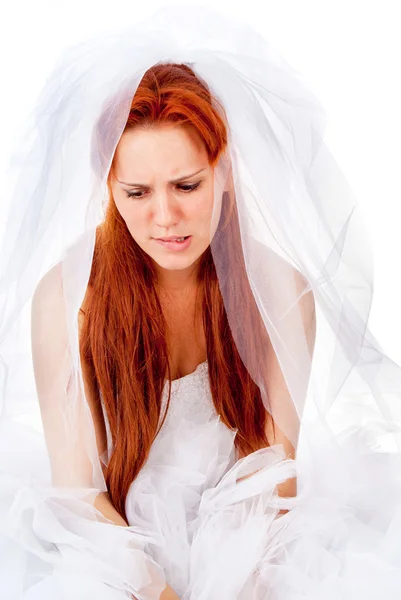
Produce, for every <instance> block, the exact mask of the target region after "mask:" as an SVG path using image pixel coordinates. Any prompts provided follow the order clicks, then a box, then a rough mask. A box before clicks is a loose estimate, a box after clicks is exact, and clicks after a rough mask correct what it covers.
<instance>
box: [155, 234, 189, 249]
mask: <svg viewBox="0 0 401 600" xmlns="http://www.w3.org/2000/svg"><path fill="white" fill-rule="evenodd" d="M191 240H192V235H184V236H182V237H181V238H179V237H175V236H174V237H170V238H154V241H155V242H157V243H158V244H160V246H162V247H163V248H165V249H167V250H186V249H187V248H189V246H190V244H191Z"/></svg>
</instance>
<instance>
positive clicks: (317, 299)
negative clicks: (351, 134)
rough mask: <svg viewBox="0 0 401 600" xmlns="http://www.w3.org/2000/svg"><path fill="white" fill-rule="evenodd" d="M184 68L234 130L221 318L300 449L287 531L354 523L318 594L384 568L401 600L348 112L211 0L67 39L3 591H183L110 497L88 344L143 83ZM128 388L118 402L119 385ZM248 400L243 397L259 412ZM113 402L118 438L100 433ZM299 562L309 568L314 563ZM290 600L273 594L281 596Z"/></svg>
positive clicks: (33, 177) (400, 439) (224, 156)
mask: <svg viewBox="0 0 401 600" xmlns="http://www.w3.org/2000/svg"><path fill="white" fill-rule="evenodd" d="M163 63H175V64H178V65H184V64H185V65H187V67H189V68H190V69H191V70H192V71H193V73H194V74H195V75H196V77H197V78H198V79H199V81H201V82H202V84H203V85H204V86H205V89H206V90H207V91H208V93H209V95H210V97H209V98H210V103H211V106H212V107H213V110H214V111H215V112H216V114H218V115H219V116H220V119H221V123H222V124H224V126H225V129H224V131H225V133H226V137H225V138H224V135H223V134H222V133H221V138H220V140H219V144H217V143H216V146H215V147H213V144H214V143H215V142H214V141H213V140H214V139H215V138H212V136H211V139H210V140H208V141H207V143H208V148H209V150H210V153H211V155H213V152H214V155H213V156H212V159H213V161H214V166H215V170H214V215H215V219H212V222H215V223H216V227H215V231H213V232H211V236H212V239H211V243H210V252H211V256H212V259H213V265H214V269H215V272H216V275H217V279H218V284H219V289H220V293H221V297H222V301H223V305H224V310H225V315H224V319H223V318H221V321H220V323H221V327H223V324H225V323H227V324H228V326H229V327H228V329H227V333H226V335H227V339H228V336H231V337H230V339H232V340H233V342H234V344H235V347H236V351H237V353H235V354H233V355H232V356H231V358H230V360H231V363H230V364H231V367H232V371H233V372H234V371H235V372H242V371H244V372H245V371H246V372H247V373H248V374H249V376H250V382H251V383H252V384H253V385H256V386H258V388H259V390H260V398H261V401H262V402H263V407H264V408H265V409H266V411H267V414H268V417H269V419H270V420H271V422H272V423H273V424H274V426H275V427H276V428H277V431H278V432H280V435H281V436H282V437H281V439H286V440H288V442H289V443H290V444H291V446H292V447H293V448H294V449H295V450H296V459H295V460H294V461H290V462H291V469H295V470H296V475H297V485H298V493H297V497H296V498H295V497H294V498H289V499H287V503H288V508H290V509H291V508H292V509H293V510H289V512H288V513H287V514H286V515H284V516H282V517H281V518H280V519H277V521H276V523H278V522H279V521H282V522H283V523H284V522H285V518H286V519H288V523H292V526H293V530H292V531H293V533H292V534H291V535H292V537H291V540H290V541H291V543H292V544H294V543H295V542H294V540H296V539H297V537H301V536H303V535H304V536H306V535H310V536H312V535H314V534H315V535H316V536H317V535H318V533H317V532H319V531H324V528H325V527H326V526H327V519H328V518H329V516H328V515H330V514H331V515H339V514H341V515H342V520H341V526H340V521H338V523H337V524H338V525H339V526H338V528H337V533H338V539H334V540H333V539H330V542H328V543H327V546H328V548H329V549H328V550H327V553H326V560H327V563H325V567H324V569H325V571H324V572H325V573H326V575H327V580H325V584H324V585H327V588H323V587H321V588H319V590H318V592H319V594H320V595H319V594H318V596H313V595H312V591H311V590H312V588H310V589H308V591H309V593H310V595H305V596H302V597H305V598H306V597H308V598H312V597H313V598H315V597H316V598H317V597H319V599H321V598H323V597H324V598H334V597H335V598H340V597H344V598H345V597H346V598H351V597H353V598H356V597H358V598H359V595H355V596H352V594H351V591H350V589H351V588H347V589H345V587H344V588H343V589H341V588H340V587H338V588H337V587H336V588H334V587H333V585H334V583H333V579H332V576H333V574H334V573H335V574H336V575H337V576H338V580H337V582H338V581H340V580H342V577H343V576H344V577H345V574H347V573H348V575H349V573H351V575H349V577H350V579H349V580H348V581H351V580H352V577H353V576H354V575H355V577H356V573H359V575H360V574H361V572H364V573H366V571H368V572H369V575H370V577H371V578H370V579H369V585H368V584H367V587H366V589H365V590H364V593H365V595H364V598H365V599H366V598H377V597H379V595H380V594H381V597H383V598H384V597H386V598H395V597H399V596H396V593H395V592H396V591H398V592H401V536H400V533H401V532H400V529H401V526H400V524H401V512H400V511H401V509H400V506H401V503H400V501H401V457H400V446H401V372H400V368H399V366H398V365H397V364H395V363H394V362H393V361H392V360H391V359H390V358H389V357H388V356H386V355H385V354H384V352H383V351H382V349H381V348H380V344H379V343H378V342H377V340H376V339H375V338H374V336H373V335H372V333H371V332H370V330H369V328H368V327H367V323H368V318H369V311H370V306H371V301H372V290H373V285H372V279H373V275H372V259H371V255H370V248H369V245H368V243H367V240H366V238H365V233H364V231H363V227H362V225H361V221H360V219H359V216H358V206H357V204H356V201H355V198H354V197H353V195H352V193H351V190H350V188H349V186H348V184H347V181H346V180H345V178H344V176H343V174H342V173H341V171H340V169H339V167H338V166H337V164H336V162H335V160H334V159H333V157H332V156H331V154H330V152H329V151H328V149H327V147H326V146H325V144H324V141H323V140H324V134H325V127H326V123H327V117H326V115H325V113H324V110H323V109H322V107H321V106H320V104H319V102H318V100H317V99H316V97H315V96H314V94H313V92H312V91H311V89H310V87H309V86H308V84H307V82H306V81H305V80H304V79H303V78H302V77H301V76H300V75H299V74H298V73H297V72H296V71H294V69H292V68H291V67H290V66H289V65H288V64H287V63H286V62H285V61H284V60H283V59H282V58H281V57H280V56H278V54H277V52H276V51H275V50H274V49H273V48H272V47H271V46H270V45H269V44H268V43H267V42H266V40H264V39H263V38H262V37H261V36H260V35H259V34H258V33H257V32H255V31H253V30H252V29H250V28H249V27H247V26H246V25H244V24H242V23H239V22H237V21H235V20H234V19H231V18H229V17H227V16H222V15H221V14H219V13H217V12H214V11H211V10H209V9H207V8H206V7H203V8H194V7H186V8H185V9H184V8H183V7H178V8H177V7H176V8H174V7H168V8H165V9H161V10H158V11H157V12H156V13H155V14H154V15H153V16H152V17H151V18H149V19H147V20H145V21H142V22H140V23H136V24H135V25H132V26H130V27H126V28H125V29H122V30H121V31H116V32H113V33H108V34H102V35H101V36H97V37H94V38H92V39H89V40H87V41H85V42H82V43H79V44H77V45H75V46H71V47H68V48H66V49H65V50H64V51H63V53H62V55H61V56H60V58H59V59H58V61H57V62H56V64H55V66H54V69H53V71H52V72H51V73H50V76H49V78H48V80H47V81H46V83H45V85H44V88H43V90H42V92H41V94H40V95H39V97H38V99H37V101H36V103H35V106H34V110H33V112H32V114H31V115H30V116H29V119H28V120H27V123H26V129H25V137H24V140H23V142H24V143H23V144H21V147H20V148H19V149H18V151H17V152H15V154H14V155H13V157H12V162H11V163H10V164H11V168H12V169H15V172H16V173H17V176H16V180H15V189H14V193H13V196H12V198H11V201H9V202H7V204H8V206H9V208H8V214H7V216H6V218H7V220H6V226H5V233H4V237H3V240H2V244H1V252H0V261H1V272H0V310H1V322H0V382H1V395H0V402H1V404H0V406H1V421H0V553H1V561H0V562H1V566H0V597H1V598H4V599H7V600H9V599H11V598H12V599H13V600H14V599H20V598H28V599H32V598H39V597H40V598H46V600H47V596H46V595H45V590H46V592H47V591H49V590H50V591H49V598H50V597H53V598H54V599H55V598H57V599H58V598H60V599H61V598H63V599H66V600H72V599H73V598H74V600H77V599H79V598H82V599H84V598H85V599H86V598H89V597H96V598H97V599H99V598H101V599H108V600H117V598H123V597H129V595H128V594H134V595H135V596H136V597H137V598H140V599H152V600H153V599H155V598H159V595H160V593H161V591H162V589H163V588H164V587H165V584H166V577H165V572H164V569H163V565H160V564H158V563H157V561H156V560H155V559H154V557H152V554H151V553H150V552H149V544H157V543H160V540H159V539H156V538H157V536H156V534H152V533H151V532H149V531H146V529H145V528H142V529H141V528H140V527H139V526H138V527H137V528H136V527H133V526H132V527H118V526H116V525H115V524H112V523H110V522H108V520H107V519H106V518H105V517H104V516H102V514H101V513H100V512H99V510H97V508H96V506H95V501H96V498H98V497H99V494H102V493H106V492H108V490H109V485H108V484H109V481H108V475H107V469H108V465H109V462H110V461H112V460H113V448H114V447H115V446H116V445H118V444H120V443H122V442H117V441H116V440H117V439H118V436H117V437H115V432H116V431H118V419H120V418H124V415H121V414H120V413H118V411H117V412H116V415H117V417H116V422H115V423H108V422H107V411H106V410H105V407H104V406H103V407H102V406H101V405H96V406H94V405H93V404H92V403H91V402H90V392H89V390H88V389H85V388H84V383H83V381H84V380H83V368H82V358H83V355H82V353H81V352H80V347H79V337H78V333H79V330H78V314H79V311H80V308H81V307H82V304H83V301H84V298H85V294H86V290H87V286H88V283H89V281H90V278H91V272H92V269H93V265H94V262H95V259H96V256H97V255H96V252H95V249H96V243H97V236H100V235H102V231H103V230H102V229H101V227H100V225H101V224H102V222H103V220H104V216H105V213H106V211H107V210H109V203H110V194H109V190H108V185H107V178H108V175H109V171H110V168H111V164H112V160H113V156H114V152H115V149H116V146H117V144H118V142H119V139H120V137H121V135H122V133H123V131H124V129H125V127H126V124H127V120H128V118H129V115H130V108H131V104H132V101H133V98H134V96H135V93H136V90H137V88H138V86H139V85H140V82H141V80H142V78H143V76H144V75H145V74H146V72H147V70H148V69H150V68H151V67H153V66H154V65H156V64H163ZM206 125H208V124H206ZM222 131H223V130H222ZM211 133H213V132H211ZM213 135H214V133H213ZM96 260H97V261H98V263H99V264H100V262H101V256H100V258H98V259H96ZM140 260H141V259H140ZM146 285H151V284H150V283H149V282H147V283H146ZM105 301H106V299H105ZM135 301H136V302H138V300H135ZM138 310H139V309H138ZM110 315H111V312H110ZM110 315H109V317H108V318H109V320H111V319H112V318H113V317H112V316H110ZM216 318H217V317H216ZM110 322H111V321H110ZM94 326H95V327H96V323H95V325H94ZM146 326H148V324H147V325H146ZM228 332H229V333H228ZM155 334H156V332H155ZM121 335H122V336H123V335H124V336H125V335H127V329H126V328H125V327H123V326H121ZM113 351H114V348H113V347H109V348H107V354H108V355H110V360H112V357H111V355H112V354H113ZM141 352H142V354H141V360H142V365H141V377H143V379H142V380H140V381H143V382H145V379H146V376H149V374H150V373H153V375H155V376H156V374H157V373H156V372H155V370H156V369H155V368H154V370H153V371H152V368H153V367H152V364H150V363H152V360H153V358H154V357H153V354H152V352H153V353H154V348H153V349H152V348H147V347H143V348H142V349H141ZM105 353H106V349H105ZM105 360H106V359H105ZM208 362H209V377H210V380H211V386H212V388H213V389H215V390H216V389H217V388H218V386H217V381H218V378H219V377H221V375H222V372H221V370H220V368H221V367H220V366H221V364H222V363H221V360H220V358H219V355H218V353H217V352H216V354H215V355H214V354H213V347H212V346H208ZM155 364H156V363H155ZM149 365H150V366H149ZM126 368H127V369H131V366H129V365H126ZM160 375H161V377H163V376H164V375H165V373H161V374H160ZM117 379H118V378H117V376H116V381H117ZM144 385H145V384H144ZM213 386H214V387H213ZM133 389H134V388H133ZM255 389H256V388H255ZM100 391H102V390H100ZM109 392H110V393H111V391H110V390H109ZM114 392H115V395H116V402H117V406H118V397H119V395H118V392H119V388H118V386H117V385H116V388H115V389H114ZM241 400H242V396H241V394H238V396H237V397H235V398H234V399H233V401H234V402H235V403H236V405H237V407H238V410H240V406H241ZM133 405H134V400H133ZM102 408H103V413H102V410H101V409H102ZM101 414H103V417H104V418H105V421H106V426H107V447H106V448H105V447H101V445H100V443H99V439H97V432H96V422H97V421H98V420H99V419H100V416H101ZM149 414H151V411H150V409H149ZM149 418H151V417H149ZM228 418H229V417H227V416H226V419H228ZM222 419H223V417H222ZM226 425H227V423H226ZM277 439H279V438H277ZM273 441H274V440H273ZM251 446H252V444H250V446H249V453H250V452H251V451H252V447H251ZM245 454H246V452H245ZM281 458H282V459H284V458H285V455H283V456H282V457H281ZM255 464H256V463H255ZM288 464H290V463H288ZM291 469H290V471H288V476H290V475H292V474H293V471H291ZM123 500H124V499H122V502H123ZM306 506H308V508H309V512H308V513H306V512H304V513H303V512H302V510H303V507H306ZM324 509H325V510H326V512H325V511H324ZM297 511H298V512H297ZM291 515H297V516H298V521H297V520H296V519H295V516H291ZM308 515H309V516H308ZM323 515H325V516H324V517H323ZM336 518H337V517H336ZM290 519H292V521H290ZM307 519H309V521H307ZM334 520H335V518H334V517H333V522H334ZM297 522H298V523H302V528H301V525H297ZM334 526H335V524H334ZM297 527H298V529H296V528H297ZM288 531H291V529H290V528H289V529H288ZM294 531H297V532H298V533H294ZM152 535H153V537H152ZM282 535H283V536H284V537H281V538H280V540H281V541H280V544H282V545H285V543H286V541H285V533H283V534H282ZM287 535H288V536H289V535H290V534H289V533H288V534H287ZM288 539H289V538H288ZM339 539H341V544H342V545H341V546H340V545H339V546H338V548H341V551H340V550H339V551H337V550H336V549H337V546H336V544H337V543H338V544H339V543H340V542H339ZM288 543H289V542H288ZM319 543H322V542H321V541H320V542H319ZM245 544H246V542H245ZM291 547H292V546H291ZM301 547H302V546H299V548H301ZM288 548H290V546H288ZM345 549H346V550H345ZM288 552H290V550H288ZM294 552H295V550H294ZM288 556H289V555H288ZM288 556H287V558H286V559H283V563H281V564H282V567H283V575H282V577H283V580H284V578H285V572H286V571H285V564H286V563H285V560H287V559H288V560H289V558H288ZM294 556H295V555H294V554H293V555H292V560H293V561H295V560H298V561H299V562H298V566H299V569H300V573H301V571H302V561H305V560H308V561H310V562H308V564H311V563H312V562H313V560H314V557H313V556H308V557H305V555H304V556H301V553H299V555H298V557H297V559H296V558H294ZM315 558H316V557H315ZM319 560H323V559H322V556H321V555H319ZM271 562H272V564H273V563H274V561H273V560H272V561H271ZM275 565H276V568H277V569H278V567H279V565H277V563H275ZM227 568H228V567H227ZM347 570H348V571H347ZM278 572H279V571H278V570H277V573H278ZM227 573H229V570H228V571H227ZM291 573H292V572H291V571H289V574H290V575H291ZM225 577H227V578H229V577H230V575H229V574H226V575H225ZM277 577H278V575H277ZM310 577H312V575H310ZM361 579H362V577H361V575H360V579H358V585H360V581H361ZM280 581H281V580H280ZM301 581H302V578H301V575H299V579H297V580H296V585H298V586H300V587H299V593H300V595H299V596H296V595H295V593H294V595H293V596H290V595H285V594H284V593H283V590H284V588H281V587H280V583H279V578H277V580H276V585H277V587H276V591H277V598H279V597H280V594H279V592H280V591H281V593H282V595H281V598H280V600H283V598H289V597H291V598H295V597H297V598H298V597H299V598H300V597H301V591H302V584H301ZM74 582H75V583H74ZM330 582H331V585H332V587H330ZM317 583H318V582H317V581H316V582H315V584H316V585H317ZM319 584H321V585H322V586H323V583H322V581H319ZM373 584H374V585H373ZM288 585H289V584H288ZM294 585H295V584H294ZM344 585H345V584H344ZM45 586H48V587H45ZM323 589H324V590H325V593H327V596H326V595H323V592H322V590H323ZM70 590H72V592H71V595H69V593H68V592H69V591H70ZM359 591H360V590H359V588H358V589H357V592H359ZM379 591H380V594H379ZM62 592H63V593H62ZM51 593H53V596H52V595H51ZM269 593H270V595H269V596H264V595H262V594H261V593H260V594H259V595H256V594H255V596H252V598H258V599H259V598H265V597H266V598H267V597H269V598H270V599H273V598H276V595H274V590H270V592H269ZM330 593H336V594H337V595H333V596H331V595H329V594H330ZM341 593H343V594H344V595H343V596H342V595H341ZM347 593H348V594H349V595H347ZM386 593H387V595H386ZM191 594H192V595H191ZM214 594H215V595H213V592H211V593H210V594H209V595H207V593H206V592H205V591H203V593H202V592H199V593H198V592H196V591H195V588H193V589H192V591H191V592H188V594H187V596H185V597H188V598H192V600H194V599H195V598H199V599H200V598H202V599H203V598H204V599H206V598H217V595H216V594H217V587H216V588H215V591H214ZM222 597H223V596H219V599H220V598H222ZM245 597H247V598H250V597H251V595H248V596H244V598H245ZM361 597H362V596H361ZM227 598H228V596H227ZM231 598H233V596H231Z"/></svg>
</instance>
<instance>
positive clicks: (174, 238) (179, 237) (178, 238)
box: [155, 235, 190, 242]
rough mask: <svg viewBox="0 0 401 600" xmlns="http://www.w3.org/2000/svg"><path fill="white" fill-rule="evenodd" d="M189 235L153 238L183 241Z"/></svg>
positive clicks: (163, 240) (161, 240)
mask: <svg viewBox="0 0 401 600" xmlns="http://www.w3.org/2000/svg"><path fill="white" fill-rule="evenodd" d="M189 237H190V236H189V235H183V236H170V237H166V238H155V239H156V240H158V241H159V242H183V241H185V240H186V239H188V238H189Z"/></svg>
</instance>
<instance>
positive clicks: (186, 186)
mask: <svg viewBox="0 0 401 600" xmlns="http://www.w3.org/2000/svg"><path fill="white" fill-rule="evenodd" d="M200 184H201V182H200V181H198V182H197V183H192V184H190V183H187V184H184V183H182V184H178V185H177V187H178V188H180V189H181V191H183V192H184V193H185V194H188V193H190V192H193V191H194V190H196V189H197V188H198V187H199V186H200ZM125 193H126V195H127V198H135V199H136V200H140V199H141V198H142V195H143V192H128V191H126V192H125ZM139 194H140V195H139Z"/></svg>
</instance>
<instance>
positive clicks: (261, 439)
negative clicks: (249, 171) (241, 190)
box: [80, 63, 274, 520]
mask: <svg viewBox="0 0 401 600" xmlns="http://www.w3.org/2000/svg"><path fill="white" fill-rule="evenodd" d="M217 104H218V103H217ZM223 114H224V111H223ZM165 123H174V124H176V125H177V126H183V125H186V126H188V125H190V126H192V127H193V128H194V129H195V130H196V132H197V133H198V134H199V136H200V138H201V139H202V141H203V143H204V144H205V148H206V150H207V154H208V158H209V163H210V164H213V165H215V164H216V162H217V161H218V159H219V157H220V156H221V154H222V152H224V150H225V149H226V147H227V129H226V125H225V119H224V117H223V116H222V114H221V113H220V111H219V110H218V109H217V108H216V104H213V103H212V97H211V94H210V92H209V90H208V89H207V87H206V86H205V84H204V83H203V82H201V81H200V80H199V79H198V78H197V77H196V75H195V73H194V72H193V71H192V69H191V68H190V67H189V66H187V65H185V64H172V63H158V64H156V65H154V66H152V67H151V68H150V69H148V71H146V73H145V74H144V76H143V78H142V80H141V82H140V84H139V86H138V88H137V91H136V93H135V96H134V98H133V100H132V104H131V109H130V113H129V117H128V120H127V123H126V127H125V129H128V128H132V127H137V126H141V127H147V126H149V127H155V126H156V127H157V125H158V124H165ZM108 189H109V202H108V204H107V210H106V215H105V219H104V221H103V222H102V223H101V224H100V225H99V227H98V229H97V232H96V233H97V235H96V243H95V250H94V256H93V261H92V268H91V274H90V279H89V286H90V289H91V294H90V295H89V297H88V301H87V302H86V303H85V312H84V319H83V325H82V330H81V334H80V350H81V360H82V364H83V368H84V370H85V373H86V376H87V377H88V378H89V384H90V386H91V389H92V390H94V391H95V398H96V402H98V403H103V410H104V412H105V414H106V416H107V419H108V422H109V426H110V433H111V440H112V452H111V456H110V460H109V463H108V466H107V469H106V471H105V478H106V484H107V488H108V493H109V496H110V499H111V502H112V504H113V505H114V507H115V508H116V510H117V511H118V512H119V513H120V514H121V516H122V517H123V518H124V519H125V520H127V517H126V513H125V499H126V496H127V493H128V489H129V486H130V484H131V482H132V481H133V480H134V479H135V478H136V476H137V475H138V473H139V471H140V470H141V468H142V466H143V465H144V463H145V461H146V459H147V457H148V454H149V451H150V448H151V445H152V443H153V441H154V439H155V437H156V435H157V433H158V431H159V429H158V425H159V418H160V413H161V397H162V391H163V386H164V383H165V382H164V379H165V377H166V376H168V379H169V380H170V379H171V376H170V364H169V358H168V350H167V345H166V322H165V319H164V316H163V311H162V307H161V304H160V302H159V299H158V295H157V293H156V290H155V287H154V281H155V276H156V272H155V268H154V265H153V263H152V259H151V258H150V257H149V256H148V255H147V254H146V253H145V252H144V251H143V250H142V249H141V248H140V246H138V244H137V243H136V242H135V240H134V239H133V238H132V236H131V234H130V233H129V230H128V228H127V226H126V224H125V221H124V220H123V219H122V217H121V215H120V213H119V211H118V210H117V208H116V205H115V202H114V199H113V196H112V192H111V185H110V181H109V180H108ZM213 243H216V244H219V245H220V248H221V249H220V250H219V252H223V253H224V257H225V260H226V261H227V264H228V265H229V271H230V273H235V274H236V277H235V281H230V282H229V284H228V291H229V297H228V302H230V303H234V304H235V303H237V302H239V301H240V302H241V303H242V305H243V306H245V307H246V310H243V311H242V314H243V315H246V322H245V323H241V331H243V332H244V335H245V336H247V335H248V341H247V342H245V341H244V343H247V352H248V351H249V353H250V356H252V357H253V358H252V360H253V364H254V365H257V364H258V361H259V362H260V361H261V360H262V358H260V357H262V356H263V355H265V353H264V352H262V351H261V350H262V348H266V344H267V340H266V336H267V332H266V330H265V327H264V324H263V321H262V319H261V317H260V314H259V311H258V308H257V306H256V303H255V300H254V297H253V294H252V291H251V289H250V286H249V282H248V277H247V274H246V270H245V264H244V259H243V255H242V246H241V241H240V231H239V222H238V214H237V210H236V204H235V198H234V193H233V192H225V193H224V196H223V203H222V210H221V216H220V222H219V225H218V228H217V231H216V233H215V237H214V238H213ZM198 284H199V292H198V293H199V294H200V297H201V307H202V321H203V327H204V331H205V337H206V344H207V357H208V363H209V369H208V371H209V384H210V390H211V395H212V398H213V403H214V406H215V409H216V411H217V413H218V414H219V415H220V418H221V421H222V422H223V423H224V424H225V425H226V426H227V427H229V428H230V429H237V430H238V432H237V435H236V437H235V445H236V447H237V449H238V450H239V452H240V455H243V456H246V455H247V454H249V453H251V452H253V451H255V450H258V449H260V448H263V447H266V446H268V445H269V441H268V439H267V437H266V433H265V431H266V430H265V427H266V420H267V419H270V420H271V417H270V415H269V413H268V412H267V411H266V410H265V407H264V404H263V401H262V398H261V393H260V389H259V387H258V386H257V385H256V383H255V382H254V381H253V379H252V378H251V376H250V375H249V373H248V371H247V369H246V368H245V366H244V364H243V362H242V360H241V358H240V355H239V353H238V351H237V348H236V345H235V342H234V339H233V336H232V332H231V329H230V326H229V323H228V320H227V315H226V310H225V307H224V303H223V298H222V294H221V291H220V288H219V282H218V278H217V273H216V268H215V265H214V262H213V256H212V252H211V249H210V246H209V247H208V248H207V249H206V251H205V252H204V253H203V255H202V256H201V259H200V263H199V270H198ZM250 332H252V334H251V333H250ZM250 342H251V343H250ZM251 346H252V347H251ZM260 371H261V376H262V377H263V373H262V372H264V371H263V369H260ZM266 389H267V386H266ZM168 392H169V393H168V403H169V402H170V392H171V386H170V385H169V390H168ZM167 409H168V405H167ZM271 421H272V420H271ZM163 423H164V418H163V421H162V423H161V424H163ZM271 425H272V426H273V428H274V423H273V422H271Z"/></svg>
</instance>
